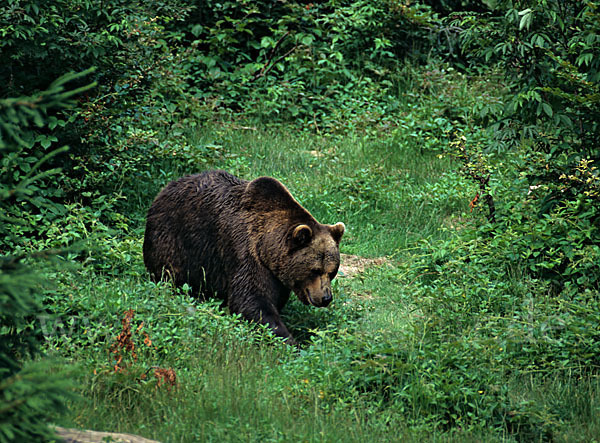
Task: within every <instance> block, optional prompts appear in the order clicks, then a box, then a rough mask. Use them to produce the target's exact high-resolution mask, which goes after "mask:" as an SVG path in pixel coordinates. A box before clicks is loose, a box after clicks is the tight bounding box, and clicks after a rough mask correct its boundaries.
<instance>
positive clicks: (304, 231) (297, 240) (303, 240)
mask: <svg viewBox="0 0 600 443" xmlns="http://www.w3.org/2000/svg"><path fill="white" fill-rule="evenodd" d="M312 235H313V232H312V229H310V226H308V225H298V226H296V228H294V232H293V233H292V241H293V242H294V244H295V245H296V246H305V245H307V244H309V243H310V241H311V240H312Z"/></svg>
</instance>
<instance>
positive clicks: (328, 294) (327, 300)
mask: <svg viewBox="0 0 600 443" xmlns="http://www.w3.org/2000/svg"><path fill="white" fill-rule="evenodd" d="M331 300H333V295H331V289H329V288H326V289H325V294H324V295H323V298H322V299H321V303H322V304H321V306H323V307H325V306H327V305H328V304H329V303H331Z"/></svg>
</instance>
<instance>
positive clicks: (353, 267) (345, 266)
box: [340, 254, 388, 278]
mask: <svg viewBox="0 0 600 443" xmlns="http://www.w3.org/2000/svg"><path fill="white" fill-rule="evenodd" d="M387 263H388V259H387V258H385V257H376V258H365V257H359V256H358V255H349V254H341V263H340V272H341V274H342V275H343V276H344V277H348V278H352V277H354V276H356V275H358V274H360V273H362V272H364V271H365V269H367V268H370V267H372V266H380V265H383V264H387Z"/></svg>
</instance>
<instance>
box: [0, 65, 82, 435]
mask: <svg viewBox="0 0 600 443" xmlns="http://www.w3.org/2000/svg"><path fill="white" fill-rule="evenodd" d="M85 74H87V73H86V72H84V73H81V74H67V75H65V76H63V77H61V78H59V79H58V80H56V81H55V82H54V83H52V85H50V87H49V89H48V90H46V91H43V92H41V93H39V94H38V95H36V96H34V97H20V98H16V99H13V98H6V99H2V100H0V152H2V154H3V155H2V164H1V166H2V169H0V186H1V188H0V211H1V212H0V217H2V223H1V224H0V236H1V237H2V238H3V240H2V241H1V242H0V247H1V248H2V250H1V251H2V255H0V362H1V363H2V364H1V367H0V441H2V442H10V441H24V440H28V441H29V440H40V439H49V438H52V436H53V433H52V432H51V431H50V429H49V428H48V427H47V420H48V418H49V416H51V415H52V414H56V413H59V412H63V411H64V400H65V397H66V396H67V395H68V391H67V387H68V386H69V383H68V381H67V380H66V379H65V378H64V375H63V376H61V375H59V374H55V375H51V372H52V371H53V367H52V366H51V365H50V363H48V362H46V361H38V362H35V363H31V362H30V363H27V364H24V361H26V360H27V359H30V358H32V357H36V356H37V355H38V353H39V342H38V339H39V335H40V333H41V325H40V323H39V319H40V316H41V315H42V313H43V312H44V309H43V306H42V298H41V291H40V287H41V286H42V282H43V280H44V279H43V276H42V275H40V273H39V271H37V272H36V271H35V269H34V268H33V267H32V266H31V264H29V265H28V264H25V261H26V260H27V259H28V258H29V259H30V260H31V259H32V258H33V257H32V256H31V255H30V254H29V255H28V254H21V255H18V254H17V253H16V251H17V250H18V249H19V248H22V246H23V245H22V242H23V241H24V240H26V238H27V234H30V233H31V232H32V231H34V229H35V228H33V229H32V227H31V226H28V224H27V222H30V221H31V220H32V219H34V218H35V216H34V211H33V210H32V209H31V208H50V210H49V212H50V213H51V214H54V215H61V214H64V212H61V211H60V209H62V208H61V207H60V205H56V204H54V203H53V202H52V200H51V196H52V195H53V191H54V190H53V189H52V187H51V186H48V184H47V182H46V179H48V178H49V177H51V176H52V175H54V174H57V173H58V172H59V171H60V169H58V168H51V169H46V170H41V167H42V166H44V163H46V162H47V161H48V160H49V159H50V158H52V157H53V156H55V155H57V154H58V153H60V152H64V150H65V149H59V150H54V151H49V152H43V148H42V150H41V152H39V153H37V155H36V154H35V152H36V149H34V147H36V146H37V145H41V146H42V147H44V146H45V148H48V145H46V143H45V141H46V140H47V138H46V137H44V136H39V135H38V134H36V131H35V130H33V129H32V128H31V125H32V123H33V124H34V125H35V126H37V127H38V129H39V128H41V127H44V126H45V125H46V120H47V118H48V116H47V114H48V111H49V110H50V109H51V108H55V107H64V106H67V105H68V104H69V100H68V99H69V98H70V97H72V96H74V95H75V94H77V93H80V92H81V91H82V90H85V89H88V88H89V86H86V87H81V88H77V89H74V90H66V88H65V84H66V83H67V82H69V81H72V80H74V79H77V78H80V77H82V76H83V75H85ZM90 86H91V85H90ZM54 123H56V119H54ZM50 124H51V125H52V124H53V123H50ZM48 137H49V138H51V137H52V136H51V135H49V136H48ZM40 170H41V171H40ZM52 208H54V209H55V211H52ZM57 208H58V210H57ZM24 213H25V214H29V215H30V218H29V219H26V220H22V219H21V218H20V217H18V216H19V215H22V214H24ZM21 251H22V249H21ZM37 255H45V253H40V254H37ZM49 372H50V374H49Z"/></svg>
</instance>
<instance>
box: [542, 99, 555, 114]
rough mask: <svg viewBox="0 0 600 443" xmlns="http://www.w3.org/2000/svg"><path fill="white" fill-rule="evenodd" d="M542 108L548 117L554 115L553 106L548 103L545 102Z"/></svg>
mask: <svg viewBox="0 0 600 443" xmlns="http://www.w3.org/2000/svg"><path fill="white" fill-rule="evenodd" d="M542 109H543V110H544V112H545V113H546V115H547V116H548V117H552V114H554V112H553V111H552V106H550V105H549V104H548V103H545V102H543V103H542Z"/></svg>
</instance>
